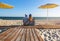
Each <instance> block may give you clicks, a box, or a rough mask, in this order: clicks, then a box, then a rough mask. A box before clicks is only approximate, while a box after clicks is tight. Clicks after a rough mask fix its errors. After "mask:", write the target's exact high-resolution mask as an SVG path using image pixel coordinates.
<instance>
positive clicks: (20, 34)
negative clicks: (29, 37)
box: [16, 28, 24, 41]
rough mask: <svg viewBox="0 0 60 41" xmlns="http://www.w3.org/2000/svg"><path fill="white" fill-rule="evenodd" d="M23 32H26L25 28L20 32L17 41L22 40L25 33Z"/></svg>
mask: <svg viewBox="0 0 60 41" xmlns="http://www.w3.org/2000/svg"><path fill="white" fill-rule="evenodd" d="M21 29H22V28H21ZM23 32H24V29H22V30H21V32H20V33H19V37H18V38H17V39H16V41H21V39H22V35H23V34H24V33H23Z"/></svg>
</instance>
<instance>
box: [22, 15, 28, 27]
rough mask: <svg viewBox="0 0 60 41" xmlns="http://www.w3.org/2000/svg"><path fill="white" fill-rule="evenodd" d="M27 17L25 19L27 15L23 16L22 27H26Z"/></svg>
mask: <svg viewBox="0 0 60 41" xmlns="http://www.w3.org/2000/svg"><path fill="white" fill-rule="evenodd" d="M27 22H28V17H27V15H26V14H25V17H24V18H23V25H24V26H27V25H28V23H27Z"/></svg>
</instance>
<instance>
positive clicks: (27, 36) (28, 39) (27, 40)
mask: <svg viewBox="0 0 60 41" xmlns="http://www.w3.org/2000/svg"><path fill="white" fill-rule="evenodd" d="M26 30H27V31H26V32H27V33H26V41H30V37H29V29H26Z"/></svg>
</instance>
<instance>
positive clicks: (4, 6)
mask: <svg viewBox="0 0 60 41" xmlns="http://www.w3.org/2000/svg"><path fill="white" fill-rule="evenodd" d="M0 8H2V9H11V8H13V6H11V5H8V4H5V3H1V2H0Z"/></svg>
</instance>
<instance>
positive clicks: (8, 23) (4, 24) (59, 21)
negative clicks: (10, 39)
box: [0, 20, 60, 26]
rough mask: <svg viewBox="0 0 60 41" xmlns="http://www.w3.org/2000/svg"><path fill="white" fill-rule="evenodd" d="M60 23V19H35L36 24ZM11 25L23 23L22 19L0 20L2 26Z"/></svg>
mask: <svg viewBox="0 0 60 41" xmlns="http://www.w3.org/2000/svg"><path fill="white" fill-rule="evenodd" d="M47 23H48V24H49V25H60V20H49V21H48V22H47V21H46V20H35V25H39V24H41V25H45V24H47ZM9 25H23V21H22V20H0V26H9Z"/></svg>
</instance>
